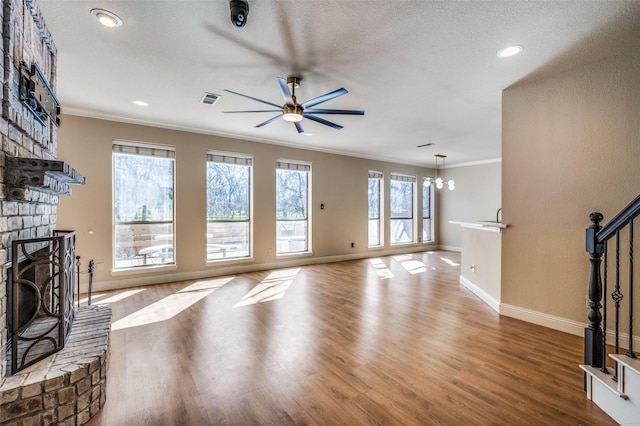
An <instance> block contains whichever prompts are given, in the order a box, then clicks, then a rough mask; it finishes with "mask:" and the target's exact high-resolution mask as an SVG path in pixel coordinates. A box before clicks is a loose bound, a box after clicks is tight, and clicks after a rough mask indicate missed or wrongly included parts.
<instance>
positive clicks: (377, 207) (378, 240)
mask: <svg viewBox="0 0 640 426" xmlns="http://www.w3.org/2000/svg"><path fill="white" fill-rule="evenodd" d="M368 189H369V190H368V198H369V233H368V234H369V247H372V246H380V245H382V220H381V216H380V212H381V204H382V200H381V190H382V173H381V172H376V171H371V170H370V171H369V188H368Z"/></svg>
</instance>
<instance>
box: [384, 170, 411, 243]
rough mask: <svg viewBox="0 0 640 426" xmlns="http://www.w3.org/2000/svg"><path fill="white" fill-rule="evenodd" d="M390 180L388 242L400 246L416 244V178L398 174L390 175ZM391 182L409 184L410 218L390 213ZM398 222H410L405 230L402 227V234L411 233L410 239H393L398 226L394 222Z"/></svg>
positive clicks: (391, 203) (391, 200)
mask: <svg viewBox="0 0 640 426" xmlns="http://www.w3.org/2000/svg"><path fill="white" fill-rule="evenodd" d="M390 180H391V182H390V183H389V241H390V244H391V245H402V244H413V243H415V242H416V234H417V232H416V231H417V227H416V220H415V218H416V216H417V215H416V212H417V203H416V199H417V197H416V177H415V176H413V175H405V174H400V173H391V175H390ZM393 182H406V183H410V184H411V209H410V213H411V216H410V217H394V216H393V214H394V212H393V211H392V206H393V199H392V197H393V192H392V187H393ZM400 220H404V221H406V220H410V221H411V222H410V226H409V228H408V229H407V227H406V226H403V227H402V228H403V232H405V233H406V232H407V231H410V232H411V237H410V239H408V240H396V239H395V233H396V232H397V231H398V229H397V228H398V227H399V225H396V224H394V221H400Z"/></svg>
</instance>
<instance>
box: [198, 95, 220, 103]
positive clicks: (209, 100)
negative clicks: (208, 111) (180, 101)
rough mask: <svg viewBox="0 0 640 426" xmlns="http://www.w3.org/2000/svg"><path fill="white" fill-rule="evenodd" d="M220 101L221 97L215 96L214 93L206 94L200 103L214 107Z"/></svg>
mask: <svg viewBox="0 0 640 426" xmlns="http://www.w3.org/2000/svg"><path fill="white" fill-rule="evenodd" d="M218 99H220V95H214V94H213V93H209V92H204V95H202V99H200V102H202V103H203V104H205V105H213V104H215V103H216V102H217V101H218Z"/></svg>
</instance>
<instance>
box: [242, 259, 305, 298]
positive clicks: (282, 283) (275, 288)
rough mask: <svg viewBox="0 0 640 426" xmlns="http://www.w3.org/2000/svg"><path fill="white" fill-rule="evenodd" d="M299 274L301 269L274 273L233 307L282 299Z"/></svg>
mask: <svg viewBox="0 0 640 426" xmlns="http://www.w3.org/2000/svg"><path fill="white" fill-rule="evenodd" d="M299 272H300V268H292V269H282V270H279V271H273V272H272V273H270V274H269V275H267V277H266V278H265V279H263V280H262V281H261V282H260V284H258V285H257V286H255V287H254V288H253V289H251V291H250V292H249V293H247V294H246V295H245V296H244V297H243V298H242V300H241V301H239V302H238V303H236V304H235V305H234V306H233V307H234V308H238V307H241V306H248V305H255V304H256V303H262V302H271V301H273V300H278V299H282V298H283V297H284V294H285V293H286V291H287V290H288V289H289V287H290V286H291V284H292V283H293V280H294V279H295V278H296V276H297V275H298V273H299Z"/></svg>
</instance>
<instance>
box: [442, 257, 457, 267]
mask: <svg viewBox="0 0 640 426" xmlns="http://www.w3.org/2000/svg"><path fill="white" fill-rule="evenodd" d="M440 260H442V261H443V262H444V263H446V264H447V265H451V266H460V264H459V263H456V262H454V261H453V260H451V259H448V258H446V257H441V258H440Z"/></svg>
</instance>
